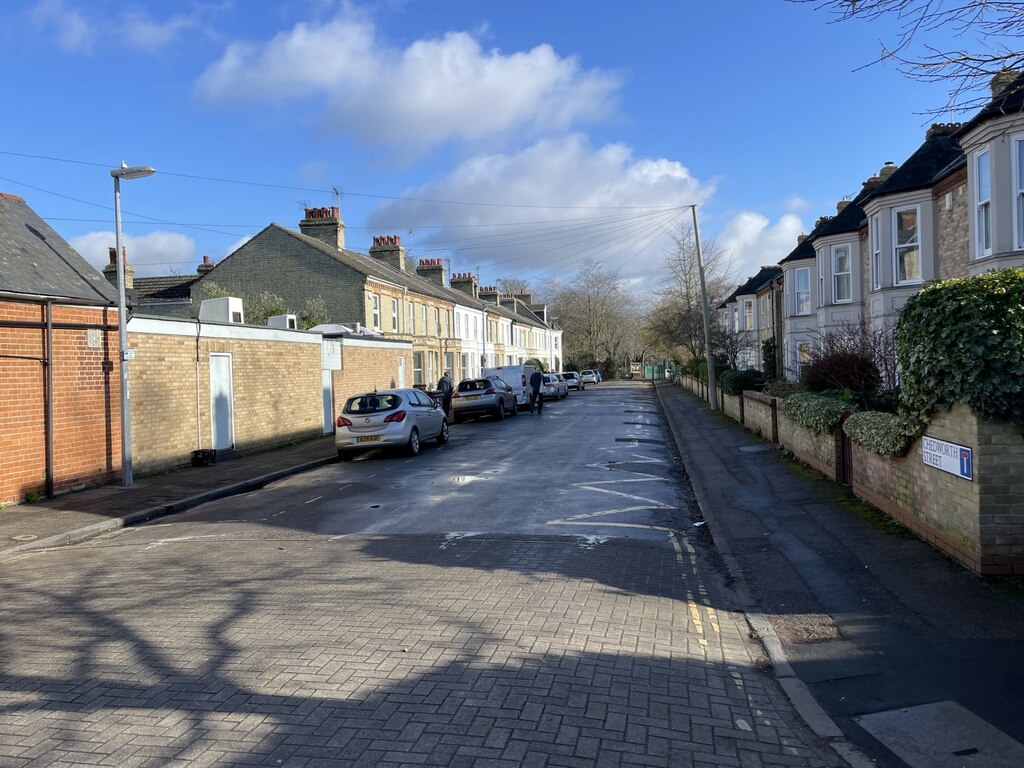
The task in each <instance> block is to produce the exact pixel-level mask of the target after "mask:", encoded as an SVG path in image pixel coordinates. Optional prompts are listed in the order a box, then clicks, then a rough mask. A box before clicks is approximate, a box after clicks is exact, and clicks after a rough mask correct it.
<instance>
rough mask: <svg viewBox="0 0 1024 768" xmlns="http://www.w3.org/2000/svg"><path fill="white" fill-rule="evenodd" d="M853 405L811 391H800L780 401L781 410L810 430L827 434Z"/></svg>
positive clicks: (787, 416) (838, 423) (840, 421)
mask: <svg viewBox="0 0 1024 768" xmlns="http://www.w3.org/2000/svg"><path fill="white" fill-rule="evenodd" d="M851 410H853V406H851V405H849V404H847V403H844V402H843V401H841V400H836V399H835V398H831V397H824V396H822V395H816V394H814V393H813V392H800V393H798V394H795V395H791V396H790V397H787V398H786V399H785V400H783V401H782V412H783V413H784V414H785V415H786V418H788V419H792V420H793V421H795V422H796V423H797V424H799V425H800V426H802V427H806V428H807V429H809V430H811V432H817V433H818V434H827V433H829V432H831V431H832V430H833V429H835V428H836V427H838V426H839V425H840V424H841V423H842V421H843V416H844V415H846V414H847V413H849V412H850V411H851Z"/></svg>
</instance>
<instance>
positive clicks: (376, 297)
mask: <svg viewBox="0 0 1024 768" xmlns="http://www.w3.org/2000/svg"><path fill="white" fill-rule="evenodd" d="M371 301H372V302H373V312H372V320H373V328H374V330H377V331H379V330H380V294H379V293H374V294H372V296H371Z"/></svg>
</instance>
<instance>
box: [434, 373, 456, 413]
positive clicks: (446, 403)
mask: <svg viewBox="0 0 1024 768" xmlns="http://www.w3.org/2000/svg"><path fill="white" fill-rule="evenodd" d="M453 388H454V387H453V386H452V377H451V374H449V373H448V371H445V372H444V376H442V377H441V378H440V379H438V382H437V389H438V391H439V392H440V393H441V405H442V406H443V407H444V412H445V415H446V416H447V415H448V414H449V413H451V411H452V389H453Z"/></svg>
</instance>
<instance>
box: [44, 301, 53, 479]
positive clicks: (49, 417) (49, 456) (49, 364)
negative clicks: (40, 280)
mask: <svg viewBox="0 0 1024 768" xmlns="http://www.w3.org/2000/svg"><path fill="white" fill-rule="evenodd" d="M44 307H45V312H46V354H45V355H44V356H43V368H44V369H45V370H46V397H45V398H43V424H44V425H45V426H44V427H43V430H44V432H45V434H46V498H48V499H52V498H53V302H52V301H47V302H46V304H45V305H44Z"/></svg>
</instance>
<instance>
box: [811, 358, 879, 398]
mask: <svg viewBox="0 0 1024 768" xmlns="http://www.w3.org/2000/svg"><path fill="white" fill-rule="evenodd" d="M800 380H801V381H802V382H803V384H804V385H805V386H806V387H807V389H809V390H811V391H812V392H822V391H825V390H830V389H838V390H846V389H848V390H850V391H851V392H869V391H871V390H875V389H878V388H879V387H880V386H881V384H882V376H881V374H879V372H878V366H877V365H875V361H874V359H873V358H872V357H871V355H870V354H868V353H867V352H861V351H857V350H836V351H832V352H828V353H825V354H819V355H815V356H814V358H813V359H812V360H811V362H810V363H808V364H807V366H805V367H804V369H803V372H802V373H801V376H800Z"/></svg>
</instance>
